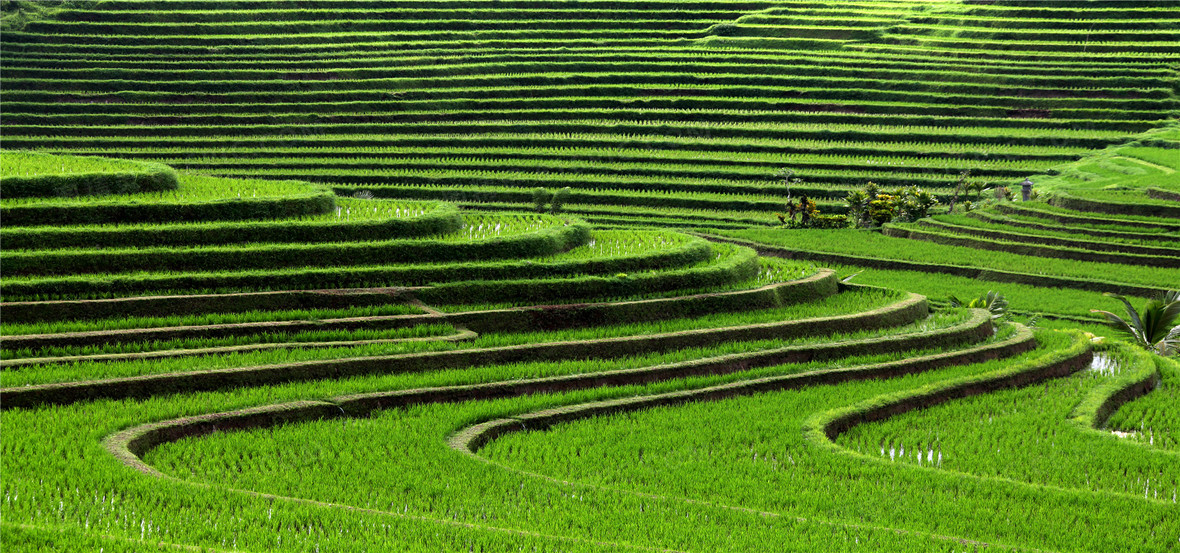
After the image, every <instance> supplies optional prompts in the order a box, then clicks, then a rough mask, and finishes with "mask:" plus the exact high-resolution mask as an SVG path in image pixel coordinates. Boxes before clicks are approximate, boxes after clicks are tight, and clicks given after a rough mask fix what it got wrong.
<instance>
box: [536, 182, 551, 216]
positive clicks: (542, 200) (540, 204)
mask: <svg viewBox="0 0 1180 553" xmlns="http://www.w3.org/2000/svg"><path fill="white" fill-rule="evenodd" d="M547 203H549V191H548V190H545V189H544V188H541V187H539V186H538V187H537V188H535V189H533V209H534V210H536V211H537V213H544V212H545V204H547Z"/></svg>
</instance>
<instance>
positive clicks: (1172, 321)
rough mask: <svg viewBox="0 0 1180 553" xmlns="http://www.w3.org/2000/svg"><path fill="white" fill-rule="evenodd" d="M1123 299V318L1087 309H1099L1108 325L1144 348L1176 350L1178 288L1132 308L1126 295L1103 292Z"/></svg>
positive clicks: (1162, 351)
mask: <svg viewBox="0 0 1180 553" xmlns="http://www.w3.org/2000/svg"><path fill="white" fill-rule="evenodd" d="M1105 295H1107V296H1110V297H1112V298H1115V299H1118V300H1119V301H1121V302H1123V307H1125V308H1126V311H1127V318H1126V319H1124V318H1122V317H1120V316H1118V315H1115V314H1114V313H1111V312H1109V311H1103V310H1101V309H1091V310H1090V312H1091V313H1101V314H1102V315H1103V316H1104V317H1106V319H1107V320H1108V321H1110V325H1111V326H1112V327H1114V328H1115V330H1118V331H1119V332H1122V333H1123V334H1126V335H1128V336H1130V337H1131V340H1132V341H1133V342H1135V343H1136V344H1138V345H1139V346H1140V347H1142V348H1144V349H1148V350H1151V351H1154V352H1156V353H1158V354H1160V355H1164V356H1167V355H1174V354H1175V353H1176V352H1177V350H1180V325H1178V324H1176V321H1177V319H1180V291H1177V290H1172V291H1171V292H1168V293H1167V294H1165V295H1164V299H1163V300H1158V299H1152V300H1148V301H1147V303H1146V304H1145V305H1144V306H1143V309H1142V310H1140V311H1136V310H1135V308H1134V307H1132V306H1131V302H1129V301H1127V298H1124V297H1123V296H1120V295H1118V294H1111V293H1107V294H1105Z"/></svg>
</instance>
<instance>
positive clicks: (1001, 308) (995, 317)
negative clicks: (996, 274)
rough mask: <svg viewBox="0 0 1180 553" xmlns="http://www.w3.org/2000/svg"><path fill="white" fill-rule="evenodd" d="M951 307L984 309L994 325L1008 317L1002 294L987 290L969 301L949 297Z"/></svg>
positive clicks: (1006, 301)
mask: <svg viewBox="0 0 1180 553" xmlns="http://www.w3.org/2000/svg"><path fill="white" fill-rule="evenodd" d="M949 299H950V301H951V306H952V307H967V308H972V309H986V310H987V312H988V313H990V314H991V317H992V322H993V323H996V322H998V321H999V320H1001V319H1003V318H1004V317H1006V316H1007V315H1008V298H1006V297H1004V295H1003V294H1000V293H998V292H993V291H991V290H988V292H987V293H986V294H983V295H982V296H979V297H978V298H975V299H972V300H971V301H967V302H965V301H963V300H960V299H959V298H956V297H955V296H950V298H949Z"/></svg>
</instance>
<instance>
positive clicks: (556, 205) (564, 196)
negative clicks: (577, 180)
mask: <svg viewBox="0 0 1180 553" xmlns="http://www.w3.org/2000/svg"><path fill="white" fill-rule="evenodd" d="M570 194H571V190H570V187H568V186H567V187H565V188H562V189H560V190H558V191H557V192H554V193H553V205H552V206H551V207H550V210H551V211H552V212H553V213H555V214H556V213H561V208H562V207H563V206H565V204H566V202H568V201H569V199H570Z"/></svg>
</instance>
